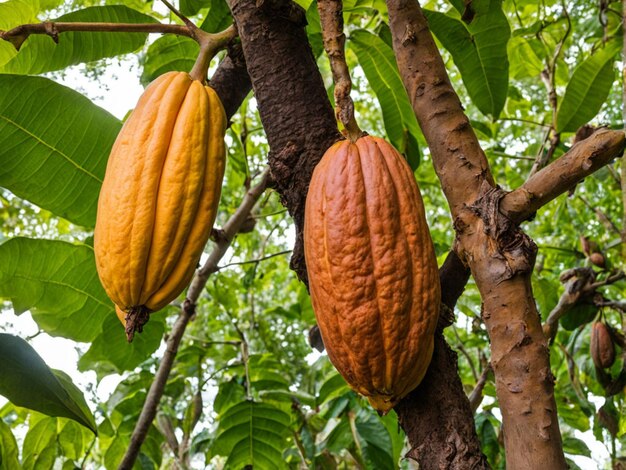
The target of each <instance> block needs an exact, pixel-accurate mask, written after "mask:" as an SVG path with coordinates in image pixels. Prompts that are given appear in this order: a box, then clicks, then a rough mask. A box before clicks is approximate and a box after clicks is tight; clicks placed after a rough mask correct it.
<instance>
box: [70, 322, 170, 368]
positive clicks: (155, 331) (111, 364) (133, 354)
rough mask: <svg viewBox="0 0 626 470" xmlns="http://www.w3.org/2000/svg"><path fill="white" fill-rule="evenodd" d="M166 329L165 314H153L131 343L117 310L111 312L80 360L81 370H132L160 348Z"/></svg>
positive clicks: (79, 366)
mask: <svg viewBox="0 0 626 470" xmlns="http://www.w3.org/2000/svg"><path fill="white" fill-rule="evenodd" d="M164 332H165V319H164V317H163V315H161V314H151V315H150V320H149V321H148V323H147V324H146V325H145V326H144V328H143V331H142V332H141V333H140V334H136V335H135V337H134V339H133V342H132V343H128V342H127V341H126V335H125V333H124V327H123V326H122V324H121V323H120V321H119V320H118V319H117V316H116V315H115V313H114V312H113V311H110V312H109V313H108V316H107V318H106V319H105V320H104V323H103V324H102V330H101V332H100V334H99V335H98V337H96V339H95V340H94V341H93V343H92V344H91V347H90V348H89V349H88V350H87V352H86V353H85V354H83V355H82V357H81V358H80V359H79V360H78V370H81V371H87V370H96V371H97V372H98V374H100V375H101V376H103V375H107V374H110V373H113V372H117V373H121V372H123V371H125V370H132V369H134V368H135V367H137V366H138V365H139V364H141V363H142V362H143V361H145V360H146V359H147V358H148V357H150V354H152V353H153V352H154V351H156V350H157V348H158V347H159V345H160V344H161V340H162V339H163V333H164Z"/></svg>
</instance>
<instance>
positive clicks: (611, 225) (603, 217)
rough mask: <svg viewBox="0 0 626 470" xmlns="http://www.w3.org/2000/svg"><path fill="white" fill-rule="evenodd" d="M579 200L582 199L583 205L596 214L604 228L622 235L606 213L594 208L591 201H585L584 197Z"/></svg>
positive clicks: (579, 197) (579, 196)
mask: <svg viewBox="0 0 626 470" xmlns="http://www.w3.org/2000/svg"><path fill="white" fill-rule="evenodd" d="M577 197H578V199H580V200H581V201H582V203H583V204H584V205H585V206H587V208H588V209H590V210H592V211H593V212H595V214H596V216H597V217H598V219H599V220H600V222H602V223H603V224H604V226H605V227H606V228H608V229H609V230H613V231H614V232H615V233H617V234H618V235H621V231H620V229H619V228H618V227H617V225H615V223H614V222H613V221H612V220H611V219H610V218H609V216H608V215H606V213H604V212H603V211H602V210H601V209H600V208H598V207H593V206H592V205H591V204H590V203H589V201H587V199H585V198H584V197H582V196H581V195H578V196H577Z"/></svg>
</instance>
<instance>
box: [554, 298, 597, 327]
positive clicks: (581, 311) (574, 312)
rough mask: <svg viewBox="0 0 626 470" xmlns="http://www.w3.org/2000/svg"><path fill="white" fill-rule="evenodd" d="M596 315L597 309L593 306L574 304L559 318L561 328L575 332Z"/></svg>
mask: <svg viewBox="0 0 626 470" xmlns="http://www.w3.org/2000/svg"><path fill="white" fill-rule="evenodd" d="M597 313H598V307H596V306H595V305H593V304H580V303H579V304H576V305H574V307H572V309H571V310H569V311H568V312H567V313H566V314H565V315H563V316H562V317H561V320H560V322H561V326H562V327H563V328H565V329H566V330H568V331H572V330H575V329H576V328H578V327H579V326H580V325H584V324H585V323H589V322H590V321H591V320H593V319H594V317H595V316H596V314H597Z"/></svg>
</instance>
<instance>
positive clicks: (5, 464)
mask: <svg viewBox="0 0 626 470" xmlns="http://www.w3.org/2000/svg"><path fill="white" fill-rule="evenodd" d="M0 468H6V469H11V468H15V469H18V468H20V461H19V450H18V448H17V441H16V440H15V436H13V433H12V432H11V428H10V427H9V426H8V425H7V424H6V423H5V422H4V421H3V420H1V419H0Z"/></svg>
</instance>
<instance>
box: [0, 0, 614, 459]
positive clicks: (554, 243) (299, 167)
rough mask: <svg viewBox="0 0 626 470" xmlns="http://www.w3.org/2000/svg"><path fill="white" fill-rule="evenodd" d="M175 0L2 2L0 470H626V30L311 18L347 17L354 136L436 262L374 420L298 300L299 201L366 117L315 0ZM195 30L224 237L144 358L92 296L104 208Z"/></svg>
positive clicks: (422, 10)
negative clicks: (219, 159) (376, 150)
mask: <svg viewBox="0 0 626 470" xmlns="http://www.w3.org/2000/svg"><path fill="white" fill-rule="evenodd" d="M165 3H167V2H152V1H146V2H140V1H130V2H115V1H108V0H107V1H97V0H80V1H79V0H76V1H66V2H63V1H59V0H8V1H5V2H2V3H0V38H1V39H2V41H0V161H1V163H2V164H1V165H0V203H1V205H0V228H1V230H0V297H2V299H3V300H4V303H3V308H2V313H1V314H0V329H1V330H2V332H1V333H0V351H1V357H2V360H0V395H1V396H0V406H1V407H0V468H7V469H19V468H36V469H40V468H42V469H46V468H63V469H66V468H67V469H70V468H107V469H108V468H250V467H252V468H259V469H266V468H267V469H273V468H315V469H318V468H319V469H332V468H372V469H387V468H389V469H393V468H417V466H418V465H419V468H421V469H441V468H452V469H467V468H505V467H506V468H509V469H528V468H541V467H543V468H550V469H552V468H554V469H557V468H567V466H569V468H613V469H618V468H623V467H624V466H625V465H626V454H625V452H626V450H625V448H624V447H625V444H626V437H625V436H626V419H624V418H623V415H624V411H625V409H626V404H625V403H624V390H625V387H626V365H625V364H626V360H625V356H624V350H625V349H626V348H625V344H626V340H625V335H626V319H625V316H624V315H625V312H626V302H625V299H624V287H625V286H626V282H625V277H626V276H625V274H624V271H623V269H624V263H625V262H624V260H625V259H626V210H625V208H624V207H625V206H626V176H625V175H626V172H624V171H623V167H622V161H621V158H620V157H621V156H622V152H623V150H624V147H625V146H626V140H625V135H624V132H623V128H624V119H625V116H626V105H624V102H623V101H624V100H623V96H624V90H625V89H626V88H625V85H624V83H623V79H621V78H620V77H621V76H623V75H622V74H618V73H617V72H618V71H620V70H623V63H624V59H623V57H626V53H625V52H624V46H623V24H624V23H623V15H622V11H623V6H622V4H621V3H620V2H610V1H604V0H603V1H600V2H597V3H590V2H585V1H581V0H572V1H571V2H557V1H552V0H546V1H543V2H536V1H531V0H518V1H495V0H494V1H490V0H466V1H463V2H461V1H459V0H446V1H424V2H421V3H418V2H417V1H414V0H387V1H386V2H385V1H382V0H344V1H343V3H341V2H333V1H330V0H326V2H320V3H321V4H322V3H333V4H334V5H335V7H342V8H343V13H342V18H343V32H344V33H345V64H343V65H346V66H347V67H346V70H347V72H348V73H349V78H351V79H352V91H351V94H350V87H349V86H348V88H347V94H348V95H350V96H351V97H352V100H353V102H354V103H353V104H354V109H355V116H356V119H357V120H358V122H359V125H360V127H361V129H363V130H364V131H366V132H367V133H368V134H370V135H372V136H378V137H381V138H384V139H386V140H387V141H388V142H389V143H391V144H392V145H393V146H394V147H395V148H396V149H397V150H398V151H399V152H400V153H401V154H402V156H403V157H404V158H405V159H406V161H407V163H408V165H410V168H411V170H412V171H413V175H414V177H415V180H416V182H417V184H418V185H419V188H420V191H421V197H422V199H423V205H424V208H425V216H426V219H427V222H428V229H429V232H430V238H432V240H433V244H434V251H435V254H436V256H437V261H438V265H439V281H440V285H441V295H440V297H441V299H440V301H441V306H440V308H439V317H438V323H437V329H436V332H435V335H434V350H433V353H432V359H431V360H430V365H429V366H428V369H427V371H426V373H425V376H424V378H423V380H422V381H421V383H420V385H419V386H417V388H415V390H413V391H412V392H411V393H409V394H408V395H407V396H406V397H404V398H403V399H402V400H401V401H400V402H399V403H398V404H396V405H395V406H394V408H393V410H391V411H390V412H389V413H387V414H385V415H379V414H378V413H377V412H376V411H375V410H374V409H373V408H372V407H371V406H370V404H369V403H368V401H367V400H366V399H365V398H363V397H362V396H360V395H359V394H358V393H356V392H355V391H353V390H352V389H351V388H350V387H349V386H348V385H347V383H346V382H345V381H344V379H343V378H342V376H341V375H339V373H338V372H337V371H336V370H335V368H334V367H333V365H332V364H331V363H330V362H329V360H328V356H327V354H326V353H325V352H323V351H324V344H323V340H322V337H321V336H320V333H319V329H318V328H317V326H316V321H315V315H314V311H313V308H312V305H311V301H310V298H309V292H308V279H309V277H308V272H307V267H306V263H305V258H304V247H303V230H304V220H305V202H306V196H307V192H308V188H309V183H310V181H311V177H312V173H313V170H314V168H315V167H316V165H317V164H318V162H319V161H320V159H321V158H322V156H323V155H324V153H325V152H326V150H327V149H329V148H330V147H331V145H333V144H335V143H336V142H337V141H339V140H342V139H344V137H343V136H342V134H341V133H340V131H339V128H340V127H342V126H341V125H339V124H338V119H337V116H336V115H335V112H334V109H333V108H334V107H335V106H337V107H338V109H339V111H341V110H342V108H341V106H340V105H341V103H340V100H339V99H337V102H335V98H334V97H335V96H339V97H342V96H343V98H345V97H346V96H347V95H346V94H345V88H344V89H343V92H344V95H341V94H337V93H336V92H337V90H336V89H339V92H340V93H341V92H342V88H341V87H342V86H344V85H345V82H341V83H340V82H339V81H337V84H334V81H333V73H332V72H333V71H336V68H335V66H334V65H333V66H331V62H329V59H328V56H327V54H326V53H325V52H324V46H325V45H326V46H328V44H327V40H326V39H327V38H328V25H327V24H326V22H324V21H321V20H320V14H319V12H318V6H319V5H318V4H317V3H318V2H317V1H315V0H296V1H295V2H294V1H291V0H265V1H256V2H255V1H250V0H195V1H191V0H181V1H180V2H177V3H175V4H174V5H169V4H167V5H166V4H165ZM336 24H339V23H336ZM233 25H234V26H233ZM198 28H199V29H198ZM224 31H227V33H226V34H225V35H224V34H222V36H220V34H221V33H220V32H224ZM206 33H209V34H212V35H217V36H218V37H221V38H222V40H221V41H220V44H219V47H220V48H222V47H223V48H224V49H223V50H222V51H221V52H219V53H218V54H217V55H216V56H215V57H214V58H213V60H212V61H211V63H210V64H208V63H206V64H204V65H206V66H209V65H210V67H209V71H208V78H209V85H210V86H211V87H212V88H213V89H214V90H215V93H216V94H217V96H218V97H219V100H220V101H221V103H222V105H223V108H224V112H225V114H226V117H227V119H228V130H227V131H226V137H225V142H226V145H227V155H226V170H225V177H224V181H223V184H222V188H221V198H220V199H219V208H218V211H217V218H216V222H215V225H214V227H213V230H212V231H211V234H210V237H211V241H209V243H208V244H207V245H206V247H204V252H203V254H202V256H201V257H200V261H199V264H198V266H195V265H194V263H193V261H189V259H192V258H193V257H191V258H184V257H180V258H178V259H177V260H176V261H180V260H183V259H187V261H186V265H184V266H181V269H182V270H185V272H186V273H192V272H194V270H195V274H194V275H193V279H191V281H188V279H187V278H185V281H186V282H185V290H184V292H183V293H182V294H181V295H180V296H179V297H178V298H177V299H176V300H174V301H173V302H171V303H169V304H168V305H167V306H165V307H163V308H160V307H161V305H159V308H155V309H154V310H156V311H153V312H151V313H150V315H149V318H148V321H147V322H146V323H145V324H142V325H140V326H139V327H140V328H139V329H141V332H138V333H136V334H135V335H134V338H133V340H132V342H131V343H129V342H128V341H127V338H126V335H125V332H124V327H123V326H122V325H121V324H120V320H122V321H126V322H128V317H127V316H125V314H128V313H129V312H122V313H121V314H120V316H121V318H120V319H118V318H117V316H116V314H115V313H116V310H115V305H114V304H113V302H112V301H111V300H110V298H109V297H108V296H107V293H106V292H105V288H104V287H103V286H102V284H101V282H100V279H99V277H98V272H97V269H96V261H95V256H94V248H93V247H94V238H93V236H94V227H95V224H96V214H97V206H98V196H99V193H100V190H101V187H102V184H103V181H104V175H105V170H106V166H107V162H108V160H109V155H110V154H111V149H112V147H113V144H114V142H115V140H116V137H117V136H118V135H119V134H120V131H121V129H122V126H123V125H124V122H129V118H128V114H129V112H130V111H132V110H133V108H134V107H135V105H136V103H137V101H138V100H139V96H140V95H141V93H142V92H143V87H144V86H147V85H148V84H149V83H151V82H153V81H154V80H156V79H158V78H159V77H162V76H163V75H164V74H167V73H168V72H172V71H178V72H190V71H191V70H192V69H193V68H194V64H196V63H197V62H196V59H197V58H198V57H199V56H202V51H201V50H204V49H205V46H206V43H203V40H202V38H204V37H205V35H206ZM323 33H324V34H323ZM211 37H215V36H211ZM224 38H225V39H224ZM216 47H217V46H216ZM327 48H328V47H327ZM210 56H211V55H209V56H208V57H210ZM331 57H332V58H333V60H336V58H337V56H335V55H333V54H331ZM346 70H344V72H345V71H346ZM334 78H335V80H337V74H335V77H334ZM344 78H345V77H344ZM348 81H349V80H348ZM115 96H123V97H124V98H123V99H120V98H113V97H115ZM202 96H204V95H202ZM339 117H340V118H341V116H339ZM157 118H158V116H156V117H155V119H157ZM149 127H151V126H147V127H146V129H148V128H149ZM125 129H126V128H125ZM348 130H349V129H348ZM122 135H123V133H122ZM132 137H137V134H136V133H133V135H132ZM158 137H162V136H160V135H159V136H158ZM211 139H212V138H211V137H210V138H208V140H211ZM137 141H138V143H137V144H136V146H138V147H141V145H142V142H143V143H145V142H146V141H147V139H140V138H137ZM180 142H182V143H181V145H182V146H183V147H185V144H186V143H187V141H185V140H181V141H180ZM146 148H147V147H146ZM118 178H119V182H117V181H114V182H113V183H116V182H117V185H116V184H110V185H108V186H107V187H108V188H109V189H108V190H109V191H115V189H116V187H118V188H119V191H120V194H122V193H124V194H126V192H124V191H123V190H124V189H127V188H126V186H124V184H126V183H123V181H125V179H124V178H123V177H121V176H119V177H118ZM153 182H154V181H153ZM163 184H164V185H165V184H167V183H163ZM180 187H185V188H186V187H187V186H185V184H181V185H180ZM111 188H112V189H111ZM365 189H366V190H367V189H368V188H365ZM371 189H375V188H371ZM139 190H143V191H148V189H147V188H146V187H139V189H138V190H137V192H135V193H134V194H137V198H136V199H135V198H133V196H132V194H131V195H125V196H124V198H122V199H117V200H116V201H118V203H121V204H123V203H124V201H129V202H131V203H133V204H134V203H135V202H136V201H142V200H143V199H141V198H140V197H139V196H140V195H141V196H143V193H142V194H139V192H138V191H139ZM178 191H180V189H179V190H178ZM120 201H121V202H120ZM117 209H121V210H122V212H123V209H124V207H118V206H116V205H115V204H112V205H110V206H109V209H108V210H109V211H111V212H113V211H115V210H117ZM180 213H181V214H186V213H187V212H184V211H182V212H180ZM98 217H100V216H99V215H98ZM211 218H212V217H207V216H206V214H204V216H203V215H202V214H201V215H197V216H194V217H188V216H180V217H178V218H177V217H176V216H174V215H172V218H171V219H167V222H168V223H171V226H172V227H174V226H177V225H178V226H186V227H194V226H195V227H196V230H198V231H206V232H207V233H208V230H209V229H210V227H209V226H208V224H209V223H210V220H209V219H211ZM129 220H134V218H133V217H130V218H129ZM168 226H170V225H168ZM125 227H126V224H125ZM114 229H115V225H114V222H113V223H112V225H111V227H109V228H108V232H107V233H114V232H115V230H114ZM164 230H165V229H164ZM189 230H191V228H189ZM120 233H122V232H121V231H120ZM96 238H97V237H96ZM138 240H139V243H140V244H141V243H142V240H143V238H140V239H138ZM136 241H137V239H136ZM97 243H98V242H97V241H96V247H97ZM146 243H147V242H146ZM202 243H203V242H202ZM201 245H202V244H201ZM200 247H201V246H200ZM118 251H120V250H118ZM121 251H123V250H121ZM172 262H173V261H172ZM190 264H191V266H190ZM151 266H156V267H154V269H162V267H161V266H159V263H156V264H154V265H151ZM116 269H119V270H124V269H125V266H124V263H123V264H121V265H119V266H117V267H116ZM433 272H434V270H433ZM112 276H113V277H114V278H115V275H114V273H113V274H112ZM189 276H191V274H189ZM345 276H346V278H348V279H349V278H350V276H352V274H351V273H350V272H346V273H345ZM434 277H435V276H430V278H429V279H431V280H430V281H429V282H426V283H424V284H423V289H424V290H425V292H422V293H418V294H417V295H422V296H423V297H420V299H419V300H420V301H421V300H424V299H429V305H430V304H432V303H433V302H431V301H430V299H431V298H432V297H434V296H433V295H430V294H433V293H434V292H438V291H437V289H438V287H436V285H435V284H436V281H434V280H433V279H432V278H434ZM181 278H184V276H181ZM333 281H334V282H339V283H341V282H346V279H338V280H334V279H333ZM346 285H347V284H346ZM187 286H188V288H187ZM107 290H108V289H107ZM429 295H430V297H429ZM434 302H437V301H434ZM118 313H119V312H118ZM144 320H145V318H144ZM398 325H400V326H399V328H402V326H401V325H402V322H398ZM138 331H139V330H138ZM355 334H356V335H357V336H358V331H357V332H356V333H355ZM368 348H372V344H371V343H370V342H368V341H367V338H366V337H364V338H363V343H362V351H358V353H359V354H363V353H364V352H368ZM356 352H357V351H354V353H356ZM372 352H373V353H376V351H372ZM394 359H396V358H391V362H392V363H393V362H394V361H393V360H394ZM397 359H398V362H399V359H400V358H397ZM428 360H429V359H425V361H426V362H427V361H428ZM422 365H424V366H425V364H422ZM3 397H4V398H3Z"/></svg>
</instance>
